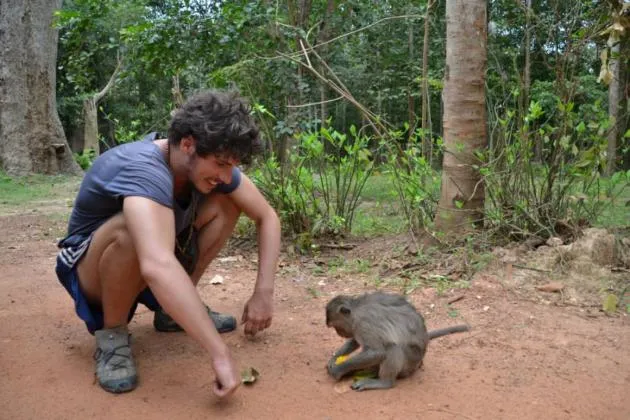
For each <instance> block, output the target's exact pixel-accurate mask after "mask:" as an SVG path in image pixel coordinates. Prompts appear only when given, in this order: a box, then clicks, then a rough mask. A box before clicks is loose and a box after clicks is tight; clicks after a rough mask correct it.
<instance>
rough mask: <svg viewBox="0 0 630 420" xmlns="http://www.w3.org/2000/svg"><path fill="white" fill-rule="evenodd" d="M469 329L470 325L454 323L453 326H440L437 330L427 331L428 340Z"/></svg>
mask: <svg viewBox="0 0 630 420" xmlns="http://www.w3.org/2000/svg"><path fill="white" fill-rule="evenodd" d="M466 331H470V327H469V326H468V325H463V324H462V325H455V326H454V327H448V328H440V329H439V330H433V331H429V340H433V339H434V338H438V337H442V336H444V335H449V334H454V333H459V332H466Z"/></svg>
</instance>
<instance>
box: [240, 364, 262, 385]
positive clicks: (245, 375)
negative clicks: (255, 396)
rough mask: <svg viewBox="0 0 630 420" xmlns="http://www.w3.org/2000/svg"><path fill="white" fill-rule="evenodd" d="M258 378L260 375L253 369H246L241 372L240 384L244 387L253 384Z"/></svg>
mask: <svg viewBox="0 0 630 420" xmlns="http://www.w3.org/2000/svg"><path fill="white" fill-rule="evenodd" d="M259 377H260V373H258V371H257V370H256V369H255V368H253V367H248V368H247V369H245V370H243V371H242V372H241V382H242V383H244V384H245V385H251V384H253V383H254V382H256V380H257V379H258V378H259Z"/></svg>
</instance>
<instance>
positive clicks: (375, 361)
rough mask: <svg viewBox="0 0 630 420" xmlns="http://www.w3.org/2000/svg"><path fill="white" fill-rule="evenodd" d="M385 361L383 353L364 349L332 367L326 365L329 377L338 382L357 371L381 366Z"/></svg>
mask: <svg viewBox="0 0 630 420" xmlns="http://www.w3.org/2000/svg"><path fill="white" fill-rule="evenodd" d="M384 359H385V352H384V351H378V350H371V349H364V350H363V351H361V352H360V353H359V354H357V355H355V356H352V357H350V358H349V359H348V360H346V361H344V362H342V363H340V364H338V365H336V364H333V365H332V366H331V365H330V364H329V365H328V373H329V374H330V376H332V377H333V378H335V379H336V380H339V379H341V378H343V377H344V376H346V375H347V374H349V373H352V372H355V371H357V370H362V369H368V368H371V367H375V366H378V365H380V364H381V362H382V361H383V360H384Z"/></svg>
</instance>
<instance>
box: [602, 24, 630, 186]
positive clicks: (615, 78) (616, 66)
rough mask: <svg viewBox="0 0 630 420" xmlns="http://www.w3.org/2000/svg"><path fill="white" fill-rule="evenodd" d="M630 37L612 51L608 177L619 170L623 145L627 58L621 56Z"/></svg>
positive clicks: (625, 37) (620, 42)
mask: <svg viewBox="0 0 630 420" xmlns="http://www.w3.org/2000/svg"><path fill="white" fill-rule="evenodd" d="M628 39H629V38H628V37H627V36H623V37H621V39H620V40H619V42H618V43H616V44H615V45H613V46H612V48H611V49H610V52H611V54H610V60H609V63H610V64H609V68H610V72H611V73H612V80H611V81H610V84H609V85H608V116H609V117H610V119H611V120H612V125H611V127H610V130H609V131H608V150H607V162H606V171H605V173H606V175H607V176H610V175H612V174H613V173H614V172H615V170H616V168H617V156H618V154H617V149H618V147H619V145H620V144H621V140H622V139H623V134H624V126H625V117H626V116H625V112H626V110H625V109H624V106H623V104H624V102H625V101H624V100H623V99H624V96H625V95H624V92H623V89H624V88H625V80H624V79H625V72H626V69H625V66H626V62H627V58H626V57H623V56H621V46H622V43H625V42H628Z"/></svg>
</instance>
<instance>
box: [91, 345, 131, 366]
mask: <svg viewBox="0 0 630 420" xmlns="http://www.w3.org/2000/svg"><path fill="white" fill-rule="evenodd" d="M125 347H126V348H129V344H123V345H121V346H118V347H115V348H114V349H112V350H109V351H104V350H103V349H101V348H100V347H99V348H97V349H96V351H95V352H94V360H96V361H98V360H99V359H100V358H101V356H103V358H104V359H105V365H107V364H109V361H110V360H111V359H112V357H114V356H118V357H120V358H121V359H120V360H117V361H114V362H112V364H111V365H110V369H111V370H118V369H125V368H127V367H128V366H127V364H126V360H125V359H131V356H130V355H128V354H121V353H116V350H120V349H123V348H125Z"/></svg>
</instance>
